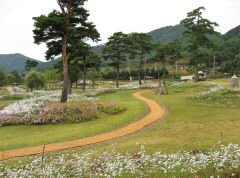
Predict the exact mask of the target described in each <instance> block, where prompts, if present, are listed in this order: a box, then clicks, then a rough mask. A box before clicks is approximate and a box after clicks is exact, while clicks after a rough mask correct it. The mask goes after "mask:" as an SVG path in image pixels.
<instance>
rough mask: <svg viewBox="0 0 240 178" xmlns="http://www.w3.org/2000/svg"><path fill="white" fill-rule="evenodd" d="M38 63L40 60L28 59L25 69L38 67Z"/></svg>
mask: <svg viewBox="0 0 240 178" xmlns="http://www.w3.org/2000/svg"><path fill="white" fill-rule="evenodd" d="M37 65H38V62H36V61H31V60H26V62H25V67H24V69H25V70H28V71H30V70H31V69H32V68H34V67H37Z"/></svg>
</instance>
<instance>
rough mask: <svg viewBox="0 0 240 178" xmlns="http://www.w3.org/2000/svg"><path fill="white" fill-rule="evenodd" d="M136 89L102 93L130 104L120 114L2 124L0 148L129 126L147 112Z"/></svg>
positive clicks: (36, 143)
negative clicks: (76, 120) (77, 120)
mask: <svg viewBox="0 0 240 178" xmlns="http://www.w3.org/2000/svg"><path fill="white" fill-rule="evenodd" d="M134 92H136V90H126V91H117V92H115V93H110V94H102V95H100V99H101V100H104V101H113V102H116V103H118V104H122V105H124V106H126V107H127V110H126V111H124V112H122V113H120V114H117V115H108V114H105V113H100V115H99V118H98V119H97V120H91V121H84V122H80V123H73V124H48V125H33V126H26V125H22V126H6V127H0V149H3V150H8V149H15V148H21V147H26V146H33V145H43V144H48V143H53V142H61V141H67V140H75V139H79V138H83V137H87V136H93V135H96V134H99V133H103V132H106V131H110V130H113V129H117V128H119V127H122V126H124V125H127V124H128V123H130V122H132V121H134V120H135V119H137V118H140V117H141V116H142V115H144V114H145V113H146V112H147V109H146V106H145V104H144V103H143V102H142V101H139V100H137V99H135V98H134V97H133V96H132V93H134Z"/></svg>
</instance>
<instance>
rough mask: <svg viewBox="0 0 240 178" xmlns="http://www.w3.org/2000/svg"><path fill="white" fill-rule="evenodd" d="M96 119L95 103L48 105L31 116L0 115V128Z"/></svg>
mask: <svg viewBox="0 0 240 178" xmlns="http://www.w3.org/2000/svg"><path fill="white" fill-rule="evenodd" d="M96 118H97V104H96V103H95V102H70V103H48V104H46V105H45V106H44V107H42V108H39V109H37V110H36V111H35V112H34V113H32V114H31V115H26V116H23V115H20V114H19V115H17V114H15V115H9V114H2V115H0V126H6V125H20V124H28V125H35V124H48V123H50V124H55V123H77V122H80V121H84V120H91V119H96Z"/></svg>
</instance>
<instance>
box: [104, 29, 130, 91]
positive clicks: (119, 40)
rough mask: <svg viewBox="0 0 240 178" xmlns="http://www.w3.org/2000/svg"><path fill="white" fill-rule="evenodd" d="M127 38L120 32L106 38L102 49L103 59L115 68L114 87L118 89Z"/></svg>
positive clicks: (126, 49)
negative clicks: (109, 61) (106, 40)
mask: <svg viewBox="0 0 240 178" xmlns="http://www.w3.org/2000/svg"><path fill="white" fill-rule="evenodd" d="M127 44H128V36H127V35H126V34H124V33H122V32H117V33H114V34H113V35H112V36H111V37H109V38H108V42H107V43H106V47H105V48H103V50H102V52H103V54H104V56H103V57H104V59H106V60H111V63H110V65H111V66H114V67H115V68H116V74H117V75H116V87H117V88H118V87H119V69H120V65H121V64H122V63H124V62H125V61H126V58H127V56H128V55H127V53H128V47H127Z"/></svg>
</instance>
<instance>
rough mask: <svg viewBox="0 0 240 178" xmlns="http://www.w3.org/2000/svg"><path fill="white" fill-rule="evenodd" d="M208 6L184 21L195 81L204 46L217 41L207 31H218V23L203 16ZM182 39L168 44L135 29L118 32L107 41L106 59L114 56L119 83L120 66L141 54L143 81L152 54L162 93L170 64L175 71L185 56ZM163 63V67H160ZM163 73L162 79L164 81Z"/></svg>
mask: <svg viewBox="0 0 240 178" xmlns="http://www.w3.org/2000/svg"><path fill="white" fill-rule="evenodd" d="M203 10H205V9H204V7H199V8H197V9H195V10H193V11H192V12H189V13H188V14H187V17H186V18H185V19H183V20H182V21H181V24H183V25H184V27H185V28H186V31H185V32H184V34H183V35H184V37H185V38H186V41H187V42H188V43H187V46H185V49H186V51H188V52H189V53H190V54H191V61H192V63H193V64H194V66H195V81H196V82H197V81H198V65H199V62H200V61H201V60H202V58H203V57H202V54H201V53H200V51H201V50H202V49H214V48H216V45H215V44H214V43H213V42H212V41H211V40H210V38H208V36H207V35H217V34H218V33H217V32H215V31H214V27H215V26H217V23H215V22H211V21H209V20H208V19H205V18H203V17H202V11H203ZM182 48H183V47H182V43H181V42H180V41H179V40H177V39H175V40H173V41H171V42H168V43H167V44H161V43H160V42H157V43H152V38H151V36H150V35H149V34H146V33H131V34H124V33H122V32H117V33H114V34H113V35H112V36H111V37H110V38H109V41H108V42H107V43H106V47H105V48H103V50H102V52H103V57H104V58H105V59H106V60H110V61H111V62H110V63H109V64H110V65H111V66H113V67H114V68H115V69H116V87H118V85H119V84H118V83H119V71H120V66H121V65H122V64H123V63H125V61H126V60H127V58H138V59H139V68H138V80H139V84H140V85H141V84H142V82H141V79H142V75H141V73H142V70H144V76H143V78H144V80H145V78H146V73H147V72H146V61H147V57H149V56H151V57H150V61H152V62H155V63H157V64H158V67H157V71H158V72H157V73H158V77H157V78H158V79H159V84H160V86H161V87H162V90H161V93H164V88H165V89H166V85H165V77H166V73H165V71H166V64H167V63H168V64H170V65H172V70H173V71H172V72H173V74H174V71H175V70H174V67H175V63H176V61H177V60H178V59H179V58H180V57H181V52H182ZM160 67H161V68H160ZM160 71H163V72H162V75H160ZM160 77H162V82H161V81H160ZM166 92H167V89H166Z"/></svg>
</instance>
